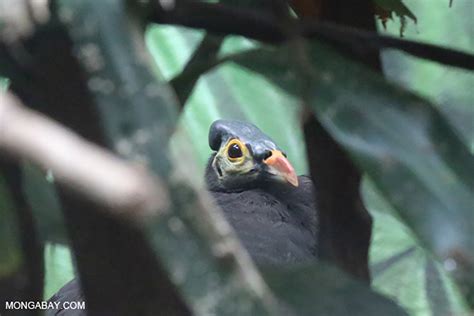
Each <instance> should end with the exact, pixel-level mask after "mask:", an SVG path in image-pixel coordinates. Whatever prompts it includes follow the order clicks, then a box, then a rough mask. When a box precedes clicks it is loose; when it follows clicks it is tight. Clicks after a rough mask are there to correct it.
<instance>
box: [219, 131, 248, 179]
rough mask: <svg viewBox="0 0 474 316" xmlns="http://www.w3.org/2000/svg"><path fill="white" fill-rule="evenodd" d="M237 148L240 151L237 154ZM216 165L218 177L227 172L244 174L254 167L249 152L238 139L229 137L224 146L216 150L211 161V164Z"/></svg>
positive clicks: (222, 176) (223, 175)
mask: <svg viewBox="0 0 474 316" xmlns="http://www.w3.org/2000/svg"><path fill="white" fill-rule="evenodd" d="M237 148H238V149H240V153H241V154H238V150H237ZM216 164H217V165H218V167H219V169H220V172H219V173H218V177H219V178H224V177H225V176H226V175H227V174H234V175H235V174H246V173H248V172H250V170H252V168H254V164H255V162H254V160H253V158H252V156H251V155H250V152H249V150H248V148H247V146H245V144H244V143H242V142H241V141H240V140H239V139H236V138H233V139H230V140H229V141H228V142H227V144H226V145H225V146H222V147H221V149H220V150H219V151H218V152H217V154H216V157H215V158H214V161H213V166H214V168H216Z"/></svg>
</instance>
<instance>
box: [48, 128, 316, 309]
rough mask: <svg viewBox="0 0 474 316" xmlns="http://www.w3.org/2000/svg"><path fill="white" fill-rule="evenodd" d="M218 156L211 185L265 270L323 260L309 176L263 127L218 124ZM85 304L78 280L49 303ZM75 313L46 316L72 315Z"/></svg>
mask: <svg viewBox="0 0 474 316" xmlns="http://www.w3.org/2000/svg"><path fill="white" fill-rule="evenodd" d="M208 141H209V147H210V149H211V150H212V151H213V152H212V154H211V155H210V157H209V159H208V162H207V165H206V167H205V173H204V177H205V184H206V187H207V190H208V192H209V194H210V195H211V197H212V198H213V199H214V201H215V203H216V205H217V206H219V208H220V209H221V210H222V211H223V214H224V216H225V218H226V219H227V221H228V222H229V224H230V225H231V226H232V228H233V229H234V231H235V232H236V235H237V237H238V238H239V239H240V241H241V243H242V245H243V246H244V247H245V248H246V250H247V251H248V253H249V255H250V256H251V258H252V259H253V261H254V262H255V263H256V264H257V265H259V266H281V265H292V264H299V263H305V262H312V261H316V260H317V244H318V243H317V233H318V212H317V207H316V202H315V198H314V196H315V188H314V185H313V182H312V181H311V178H310V177H308V176H297V175H296V172H295V170H294V168H293V166H292V165H291V163H290V161H289V160H288V157H287V155H286V153H285V152H284V151H283V150H282V149H281V148H279V147H278V146H277V144H276V143H275V142H274V141H273V140H272V139H271V138H270V137H269V136H267V135H266V134H264V133H263V132H262V131H261V130H260V129H259V128H258V127H256V126H255V125H253V124H252V123H249V122H244V121H238V120H223V119H220V120H216V121H214V122H213V123H212V124H211V126H210V128H209V137H208ZM71 298H74V299H76V300H77V299H84V296H83V295H82V292H81V289H80V282H78V280H77V279H73V280H72V281H70V282H69V283H67V284H66V285H65V286H64V287H63V288H62V289H60V290H59V291H58V292H57V293H56V294H55V295H53V297H52V298H51V299H50V300H49V301H51V302H63V301H67V300H70V299H71ZM71 312H72V311H71V310H54V311H49V313H47V314H46V315H51V316H52V315H55V316H60V315H64V316H66V315H75V316H76V315H77V316H83V315H86V314H85V311H80V312H82V314H81V313H77V314H70V313H71Z"/></svg>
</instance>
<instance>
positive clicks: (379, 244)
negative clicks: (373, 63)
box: [0, 0, 474, 315]
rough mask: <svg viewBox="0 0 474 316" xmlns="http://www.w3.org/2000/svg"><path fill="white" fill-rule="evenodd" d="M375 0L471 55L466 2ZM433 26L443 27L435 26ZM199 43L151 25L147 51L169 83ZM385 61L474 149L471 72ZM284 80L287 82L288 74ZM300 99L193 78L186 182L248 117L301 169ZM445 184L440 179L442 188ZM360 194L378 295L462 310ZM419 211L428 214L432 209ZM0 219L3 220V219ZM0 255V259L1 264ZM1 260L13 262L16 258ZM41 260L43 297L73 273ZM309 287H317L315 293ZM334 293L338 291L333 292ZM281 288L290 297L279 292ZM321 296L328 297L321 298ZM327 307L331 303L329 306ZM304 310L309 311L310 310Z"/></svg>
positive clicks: (34, 200) (398, 229)
mask: <svg viewBox="0 0 474 316" xmlns="http://www.w3.org/2000/svg"><path fill="white" fill-rule="evenodd" d="M376 2H377V4H379V5H380V6H381V7H383V8H384V9H386V10H389V11H391V10H393V11H395V13H396V14H397V15H400V16H404V15H406V16H408V17H410V18H412V19H414V18H415V17H414V14H413V12H415V13H416V17H417V18H418V23H417V24H416V25H415V24H408V25H407V26H406V28H405V29H404V34H405V36H406V37H408V38H411V39H415V40H420V41H426V42H431V43H435V44H442V45H448V46H451V47H455V48H458V49H462V50H466V51H470V52H472V51H473V47H472V38H473V37H472V30H473V29H474V27H473V21H472V18H471V16H470V14H469V12H473V3H472V2H469V1H464V2H463V1H457V2H455V3H454V5H453V8H452V9H448V8H447V1H445V0H433V1H432V2H430V3H427V2H420V1H415V0H405V1H404V3H405V4H404V5H402V6H400V5H401V4H402V2H400V1H388V0H377V1H376ZM439 21H443V24H442V26H440V24H439ZM402 23H404V22H402ZM387 31H388V32H389V33H391V34H395V35H398V33H399V31H400V24H398V23H393V22H392V23H388V24H387ZM203 37H204V32H202V31H195V30H190V29H186V28H180V27H170V26H162V25H160V26H152V27H150V29H149V30H148V32H147V34H146V40H147V43H148V47H149V49H150V51H151V53H152V55H153V57H154V58H155V60H156V62H157V68H158V72H160V73H161V74H162V75H163V76H164V78H165V79H167V80H171V79H172V78H174V77H175V76H176V75H177V74H179V73H180V72H181V70H182V69H183V67H184V66H185V64H186V62H187V61H188V59H189V58H190V56H191V55H192V53H193V51H194V50H195V48H196V47H197V46H198V45H199V42H200V40H201V39H202V38H203ZM257 47H259V46H258V44H257V43H256V42H254V41H250V40H247V39H244V38H241V37H232V36H229V37H227V38H226V39H225V40H224V42H223V45H222V47H221V49H220V52H219V56H220V57H222V56H228V55H229V54H235V53H237V52H242V51H246V50H248V49H251V48H257ZM383 61H384V69H385V71H386V74H387V77H388V78H389V79H390V80H392V81H394V82H397V83H398V84H400V85H402V86H404V87H406V88H407V89H409V90H412V91H415V92H416V93H419V94H421V95H422V96H424V97H426V98H428V99H429V100H431V101H433V102H434V104H437V105H438V106H439V109H440V110H441V112H442V113H443V114H444V115H445V116H446V117H447V118H448V119H449V122H450V123H451V125H452V127H453V128H454V129H456V131H457V132H458V133H459V134H460V135H461V136H462V138H463V140H464V141H465V142H466V144H468V145H470V147H471V149H473V150H474V126H473V125H474V124H472V122H474V110H473V108H472V100H473V95H472V87H473V86H474V79H473V76H472V74H471V73H469V72H467V71H462V70H459V69H454V68H447V67H443V66H441V65H438V64H435V63H431V62H427V61H422V60H420V59H416V58H414V57H410V56H406V55H404V54H402V53H399V52H391V51H387V52H385V53H384V54H383ZM284 79H290V80H291V78H284ZM5 82H6V81H4V80H0V86H2V85H3V86H5V85H6V83H5ZM299 103H300V101H299V100H298V99H297V98H295V97H294V96H293V95H292V93H291V92H289V90H287V89H285V88H284V86H282V85H279V86H278V85H275V84H273V83H272V82H271V80H268V78H266V77H264V76H263V75H259V74H256V73H254V72H251V71H249V70H247V69H245V68H244V67H241V66H238V65H236V64H230V63H226V64H224V65H222V66H220V67H219V68H216V69H214V70H212V71H211V72H209V73H207V74H205V75H204V76H202V77H201V78H200V79H199V80H198V81H197V85H196V87H195V89H194V91H193V92H192V94H191V95H190V97H189V99H188V101H187V104H186V107H185V110H184V112H183V115H182V116H181V117H180V122H179V127H178V129H177V131H176V133H175V134H174V135H173V140H172V144H171V151H172V153H173V154H174V157H175V158H176V159H177V157H179V156H180V155H182V153H183V152H182V150H183V149H182V148H183V146H184V147H186V146H189V147H187V148H185V150H186V151H187V153H190V154H191V156H192V157H193V158H194V159H193V160H195V161H196V162H198V170H194V169H192V166H190V168H191V170H192V172H197V173H198V174H199V175H200V176H198V177H193V178H194V179H202V178H203V177H202V174H203V170H204V166H205V163H206V161H207V159H208V157H209V154H210V149H209V148H208V145H207V132H208V128H209V126H210V124H211V123H212V122H213V121H214V120H215V119H218V118H232V119H240V120H248V121H250V122H252V123H254V124H256V125H257V126H259V127H260V128H261V129H262V130H263V131H264V132H265V133H267V134H268V135H271V137H272V138H273V139H274V140H275V141H276V142H277V143H278V144H279V145H280V147H282V148H284V149H285V151H286V152H287V154H288V157H289V160H290V161H291V162H292V163H293V165H294V166H295V169H296V171H297V172H298V173H300V174H304V173H307V168H308V167H307V161H306V159H305V157H306V155H305V144H304V139H303V134H302V132H301V130H300V129H299V128H298V126H299V125H300V124H299V120H300V118H299V117H300V115H301V113H300V112H301V109H300V104H299ZM423 159H424V158H423V157H418V160H419V161H418V162H419V163H424V161H423ZM23 170H24V177H25V178H27V179H28V180H27V181H26V182H27V183H29V184H30V185H31V186H32V187H28V186H27V187H26V188H25V190H26V193H27V196H28V199H29V203H30V205H32V206H33V209H34V211H35V212H37V214H41V211H42V210H44V209H45V208H48V209H57V208H58V205H57V201H56V197H55V193H54V192H53V191H52V189H51V185H50V184H48V182H47V181H46V180H45V178H44V175H43V174H42V173H41V172H39V171H37V170H35V169H34V168H31V167H29V166H27V165H26V166H24V169H23ZM426 172H428V170H426ZM444 184H445V183H440V185H444ZM458 184H459V183H458ZM37 186H39V187H41V188H42V191H41V192H40V191H35V190H34V189H32V188H33V187H37ZM441 188H443V187H442V186H441ZM2 190H3V191H2ZM468 190H469V188H468ZM4 191H5V188H4V187H2V183H0V204H1V205H0V206H5V205H7V203H8V200H7V199H5V198H4V197H7V193H6V192H4ZM441 191H442V190H441ZM446 192H447V191H446ZM468 192H469V191H468ZM363 193H364V196H365V201H366V202H367V204H368V208H369V209H370V211H371V213H372V215H373V216H374V232H373V243H372V246H371V267H372V273H373V284H374V287H375V288H376V290H377V291H379V292H380V293H383V294H385V295H387V296H389V297H392V298H393V299H394V300H395V301H397V302H398V303H399V304H401V305H402V306H403V307H404V308H406V310H407V311H408V312H409V313H410V314H412V315H445V314H446V315H448V314H453V315H462V314H467V313H468V307H467V304H466V301H465V300H464V298H463V297H462V295H460V291H459V288H458V286H457V285H456V283H455V282H453V279H452V278H451V276H450V275H449V274H448V273H447V272H446V270H450V269H452V266H451V262H450V261H449V260H448V261H444V262H439V261H438V259H437V258H436V256H434V255H433V254H432V253H431V252H430V251H429V250H427V248H426V243H425V242H422V241H420V239H419V236H418V237H417V235H416V234H414V233H413V231H412V230H411V229H410V228H409V227H408V226H407V225H406V224H405V223H404V219H403V218H401V217H400V215H399V214H398V213H397V212H396V211H395V210H394V209H392V207H391V206H390V205H389V203H388V202H387V201H386V200H385V198H384V197H383V196H382V194H380V192H379V191H378V190H377V189H376V188H375V185H374V183H372V182H371V181H370V180H369V179H365V181H364V186H363ZM455 197H456V196H454V197H452V196H451V197H450V198H453V199H454V198H455ZM2 198H3V199H2ZM466 200H469V199H466ZM448 201H449V199H448ZM458 201H459V200H458ZM454 202H456V201H454ZM2 203H3V204H2ZM464 207H467V205H461V208H464ZM4 209H8V208H7V207H0V211H3V210H4ZM424 211H425V212H426V213H427V214H430V213H431V211H432V210H430V209H426V210H424ZM456 211H457V210H456ZM1 216H2V218H3V216H4V214H2V215H1ZM39 216H41V215H39ZM57 220H58V221H60V220H61V219H60V218H59V219H57ZM56 223H57V222H56ZM50 224H51V222H45V223H40V232H41V233H43V234H44V235H43V237H44V238H45V239H48V240H56V241H62V242H63V241H64V240H61V237H60V236H64V232H61V231H59V232H54V230H51V229H50V228H48V227H49V226H48V225H50ZM453 225H454V224H453ZM8 231H9V230H8V229H5V231H4V228H3V227H0V233H8ZM55 236H56V237H55ZM57 236H59V237H57ZM441 237H444V236H441ZM1 240H6V239H4V238H2V239H0V243H1ZM2 251H3V248H2ZM4 253H12V252H4ZM3 257H4V256H3V253H2V259H3ZM5 258H10V259H11V258H15V256H6V257H5ZM45 258H46V259H45V260H46V288H45V297H48V296H49V295H50V294H51V293H53V292H55V291H56V290H57V289H58V288H59V287H60V286H61V285H62V284H64V283H65V281H66V280H68V279H69V278H70V276H71V275H72V273H73V272H72V265H71V258H70V254H69V251H68V250H67V248H66V247H63V246H59V245H57V246H55V245H51V244H50V245H48V246H47V247H46V249H45ZM12 262H13V261H12ZM0 266H1V265H0ZM323 271H326V270H323ZM0 272H1V271H0ZM320 272H321V271H320ZM326 272H327V273H328V275H326V277H327V276H331V275H333V274H331V273H333V272H331V271H330V270H328V271H326ZM268 273H269V274H270V272H268ZM298 273H299V274H296V277H295V278H298V279H302V280H307V279H308V278H310V277H311V276H313V277H314V278H315V279H318V277H319V278H321V277H324V276H325V275H324V274H322V275H321V274H319V275H317V272H315V271H309V270H307V271H304V270H300V271H299V272H298ZM315 273H316V274H315ZM0 275H1V274H0ZM279 277H280V278H281V277H282V274H281V272H279V274H277V275H275V276H274V278H273V277H269V278H268V280H274V281H270V286H272V288H273V289H274V290H275V291H276V293H277V294H278V291H279V289H281V288H283V287H285V283H283V282H281V281H279ZM334 279H335V280H336V279H337V278H334ZM340 282H341V283H338V284H346V283H345V282H349V283H350V282H351V281H350V280H349V281H347V280H344V278H343V277H342V278H341V279H340ZM302 283H304V282H303V281H302ZM342 288H344V286H342ZM351 289H352V293H357V294H358V295H361V296H364V295H365V294H366V293H365V292H363V290H361V291H359V289H358V288H357V286H354V287H353V288H351ZM298 290H301V288H300V289H295V290H294V292H295V293H299V292H298ZM314 290H315V291H317V290H318V288H315V289H314ZM319 290H321V289H319ZM332 290H334V291H338V289H337V287H336V288H334V289H332ZM284 291H285V292H286V293H288V292H287V291H288V290H287V289H284ZM323 294H327V293H322V294H321V295H323ZM367 295H371V294H370V293H369V294H367ZM357 297H358V296H357ZM299 299H301V297H299V296H292V297H291V296H290V297H288V300H289V301H290V302H288V303H289V304H290V305H292V304H294V305H305V304H304V302H301V301H299ZM333 303H334V302H333ZM318 306H319V305H318ZM318 306H316V307H318ZM333 306H337V303H335V305H333ZM347 306H350V304H349V305H341V308H343V307H347ZM347 311H348V310H343V311H342V313H344V312H346V313H347ZM312 312H315V311H313V310H312V311H309V312H308V313H312Z"/></svg>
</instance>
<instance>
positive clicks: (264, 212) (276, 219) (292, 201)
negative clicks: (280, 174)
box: [210, 177, 317, 265]
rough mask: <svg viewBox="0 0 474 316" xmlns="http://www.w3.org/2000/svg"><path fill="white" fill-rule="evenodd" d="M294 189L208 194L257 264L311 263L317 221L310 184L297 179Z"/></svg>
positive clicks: (258, 189) (313, 255)
mask: <svg viewBox="0 0 474 316" xmlns="http://www.w3.org/2000/svg"><path fill="white" fill-rule="evenodd" d="M299 180H300V186H299V187H298V188H288V189H287V190H286V191H284V190H282V189H281V188H274V190H271V189H269V188H267V189H261V188H257V189H250V190H245V191H241V192H219V191H210V192H211V195H212V196H213V197H214V200H215V201H216V203H217V205H219V206H220V208H221V209H222V210H223V212H224V214H225V217H226V219H227V220H228V222H229V223H230V224H231V225H232V227H233V228H234V230H235V232H236V233H237V236H238V237H239V239H240V241H241V242H242V244H243V245H244V247H245V248H246V249H247V251H248V252H249V254H250V256H251V257H252V258H253V260H254V261H255V262H256V263H257V264H261V265H265V264H271V265H281V264H291V263H300V262H304V261H310V260H315V258H316V246H317V243H316V229H317V221H316V214H315V212H314V210H315V205H314V203H313V202H312V201H313V200H312V199H308V198H307V197H308V196H312V192H313V184H312V182H311V180H310V179H309V178H307V177H299Z"/></svg>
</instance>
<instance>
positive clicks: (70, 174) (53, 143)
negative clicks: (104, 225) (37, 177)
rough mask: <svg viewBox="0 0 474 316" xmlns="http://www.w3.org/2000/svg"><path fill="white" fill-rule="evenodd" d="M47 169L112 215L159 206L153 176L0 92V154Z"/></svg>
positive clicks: (160, 190)
mask: <svg viewBox="0 0 474 316" xmlns="http://www.w3.org/2000/svg"><path fill="white" fill-rule="evenodd" d="M2 152H3V153H4V154H5V153H6V154H9V155H10V156H13V157H17V158H23V159H26V160H29V161H31V162H33V163H35V164H37V165H38V166H40V167H41V168H43V169H45V170H51V171H52V173H53V174H54V178H55V180H56V181H57V182H58V183H59V184H60V185H64V186H66V187H68V188H69V189H71V190H72V191H73V192H75V193H78V194H80V195H82V196H84V197H86V198H88V199H90V200H92V201H94V202H96V203H99V204H101V205H104V206H105V209H107V210H108V211H110V212H111V214H112V215H114V216H121V217H130V218H132V219H136V220H138V221H139V220H143V219H145V218H147V217H148V216H150V215H154V214H156V213H157V212H158V211H160V210H161V211H162V210H165V209H166V208H167V204H168V194H167V192H166V190H165V188H164V186H163V185H161V182H160V181H159V179H158V178H156V177H152V176H150V175H149V174H148V173H147V172H146V170H145V168H144V167H142V166H134V165H131V164H129V163H127V162H125V161H122V160H121V159H119V158H117V157H116V156H114V155H113V154H111V153H110V152H108V151H106V150H105V149H102V148H100V147H98V146H96V145H94V144H92V143H90V142H87V141H86V140H84V139H82V138H80V137H79V136H78V135H76V134H75V133H73V132H72V131H71V130H69V129H67V128H66V127H64V126H61V125H60V124H58V123H56V122H54V121H52V120H51V119H49V118H47V117H45V116H43V115H42V114H40V113H37V112H35V111H32V110H29V109H27V108H26V107H24V106H23V105H22V104H21V102H20V101H19V100H18V99H17V98H16V97H15V96H14V95H13V94H11V93H4V92H1V93H0V155H1V154H2Z"/></svg>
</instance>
